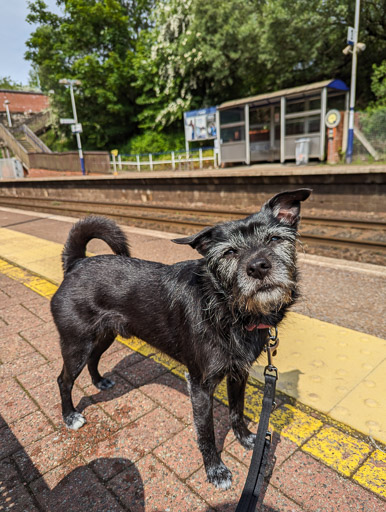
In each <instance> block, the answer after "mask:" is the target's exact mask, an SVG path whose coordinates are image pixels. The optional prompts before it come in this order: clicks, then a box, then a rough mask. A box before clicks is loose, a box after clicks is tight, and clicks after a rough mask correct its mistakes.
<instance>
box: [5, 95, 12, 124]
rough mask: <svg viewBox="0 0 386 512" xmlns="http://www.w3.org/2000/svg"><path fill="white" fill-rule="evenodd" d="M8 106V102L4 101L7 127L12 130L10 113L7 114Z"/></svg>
mask: <svg viewBox="0 0 386 512" xmlns="http://www.w3.org/2000/svg"><path fill="white" fill-rule="evenodd" d="M8 105H9V100H5V101H4V107H5V111H6V112H7V120H8V126H9V127H10V128H12V119H11V114H10V112H9V107H8Z"/></svg>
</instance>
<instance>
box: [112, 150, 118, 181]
mask: <svg viewBox="0 0 386 512" xmlns="http://www.w3.org/2000/svg"><path fill="white" fill-rule="evenodd" d="M112 155H113V174H114V176H116V175H117V174H118V173H117V161H116V160H115V153H112Z"/></svg>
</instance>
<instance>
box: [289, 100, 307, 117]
mask: <svg viewBox="0 0 386 512" xmlns="http://www.w3.org/2000/svg"><path fill="white" fill-rule="evenodd" d="M304 110H305V103H304V100H301V101H299V100H298V101H288V102H287V105H286V113H287V114H294V113H295V112H304Z"/></svg>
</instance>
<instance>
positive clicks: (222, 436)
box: [76, 354, 280, 512]
mask: <svg viewBox="0 0 386 512" xmlns="http://www.w3.org/2000/svg"><path fill="white" fill-rule="evenodd" d="M144 360H145V358H141V357H139V355H138V354H129V355H127V356H125V357H123V358H122V360H120V361H119V362H118V363H116V364H115V366H114V367H113V368H111V370H110V371H108V372H105V373H104V377H108V378H110V379H112V380H115V381H116V385H115V386H114V387H112V388H110V389H108V390H103V391H97V390H95V393H94V394H92V395H88V396H85V397H83V398H82V399H81V400H80V402H79V404H78V405H77V407H76V408H77V410H78V411H79V412H82V411H85V412H87V411H86V409H87V407H89V406H90V405H92V404H97V403H99V404H101V405H102V407H103V403H107V402H110V401H114V400H117V399H118V398H120V397H122V396H124V395H126V394H127V395H128V396H127V401H128V407H130V391H131V390H133V389H135V388H137V389H139V390H141V387H142V385H145V386H146V384H149V383H155V382H157V383H158V384H160V385H161V386H167V387H170V388H172V389H173V390H175V391H178V392H179V393H181V394H182V395H183V396H185V397H186V398H188V399H189V401H190V398H189V394H188V390H187V384H186V382H185V381H184V380H183V379H181V378H179V377H177V376H173V375H170V374H168V370H167V369H166V368H164V367H163V366H162V365H161V364H160V363H158V362H156V361H154V360H150V359H147V361H151V363H149V362H148V363H147V364H148V368H147V371H148V373H149V375H150V376H151V375H153V376H154V379H153V380H151V378H150V379H149V380H147V379H145V381H144V383H143V384H142V385H141V384H137V385H136V384H135V380H136V379H135V378H134V379H132V380H130V374H134V373H135V370H136V368H135V365H136V364H137V363H140V362H141V361H144ZM163 376H164V377H163ZM145 394H147V396H149V394H148V392H146V390H145ZM151 398H152V399H153V400H155V401H157V399H156V398H155V397H154V396H151ZM159 405H161V406H164V405H165V404H164V403H161V402H159ZM173 407H176V408H177V407H178V405H176V404H174V405H172V406H171V405H170V404H169V406H168V410H169V411H170V412H171V413H172V414H173V412H174V413H176V412H177V411H173ZM214 419H215V435H216V446H217V449H218V450H219V451H220V452H221V451H222V450H223V449H224V444H225V440H226V437H227V435H228V433H229V431H230V430H231V426H230V422H229V415H228V408H227V407H226V406H225V405H223V404H221V402H220V401H219V400H217V399H215V407H214ZM246 422H247V424H248V423H249V420H248V419H247V418H246ZM279 442H280V441H279V433H277V432H275V433H274V435H273V439H272V447H271V456H270V458H269V466H268V468H267V473H268V472H269V473H272V471H273V467H274V463H275V462H274V460H275V457H274V453H275V450H276V447H277V445H278V443H279ZM104 460H105V462H104V464H106V463H107V464H109V465H114V464H115V465H117V464H122V467H123V466H124V467H125V468H127V462H124V461H120V462H119V461H118V460H114V459H104ZM138 476H139V474H138ZM133 478H134V480H135V476H134V475H132V476H130V480H132V479H133ZM139 478H140V476H139ZM268 480H269V479H267V480H266V483H265V485H264V486H263V489H262V491H261V496H260V500H259V505H260V506H262V503H263V500H264V497H265V493H266V491H267V487H268ZM138 493H139V494H138ZM138 493H137V495H139V502H137V508H136V509H135V510H138V511H139V512H145V503H146V501H145V496H144V490H143V487H142V488H141V489H138ZM236 507H237V502H232V503H222V504H221V505H217V506H216V507H215V509H216V511H218V512H229V511H231V510H232V511H233V510H235V509H236ZM264 507H265V508H264V510H265V512H278V511H277V509H274V508H271V507H270V506H267V505H264ZM209 510H212V508H209V509H208V511H209ZM159 512H160V511H159Z"/></svg>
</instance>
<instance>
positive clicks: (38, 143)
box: [20, 124, 52, 153]
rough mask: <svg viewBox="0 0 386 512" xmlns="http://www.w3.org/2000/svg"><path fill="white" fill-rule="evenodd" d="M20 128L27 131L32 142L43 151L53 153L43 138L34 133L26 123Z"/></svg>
mask: <svg viewBox="0 0 386 512" xmlns="http://www.w3.org/2000/svg"><path fill="white" fill-rule="evenodd" d="M20 129H21V130H22V131H23V132H24V133H25V135H26V137H28V138H29V139H30V140H31V141H32V143H33V144H34V145H35V147H36V146H37V147H38V148H39V149H40V150H41V151H43V153H52V151H51V150H50V148H49V147H47V146H46V145H45V144H44V142H43V141H42V140H40V139H39V137H38V136H37V135H35V134H34V132H33V131H32V130H31V129H30V128H28V126H27V125H26V124H22V125H21V127H20Z"/></svg>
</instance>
